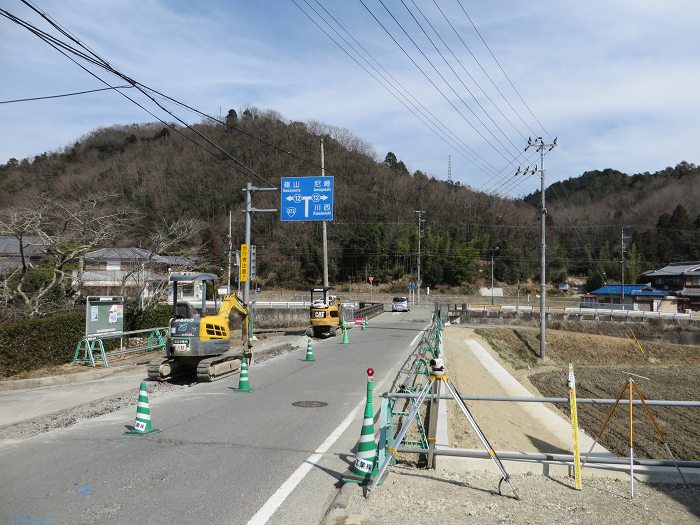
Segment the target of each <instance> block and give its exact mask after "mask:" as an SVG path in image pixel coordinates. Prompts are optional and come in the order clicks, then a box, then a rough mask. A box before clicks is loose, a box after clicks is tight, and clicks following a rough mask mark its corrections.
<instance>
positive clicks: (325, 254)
mask: <svg viewBox="0 0 700 525" xmlns="http://www.w3.org/2000/svg"><path fill="white" fill-rule="evenodd" d="M325 176H326V164H325V157H324V155H323V139H321V177H325ZM327 224H328V222H327V221H323V286H324V287H326V288H328V227H327Z"/></svg>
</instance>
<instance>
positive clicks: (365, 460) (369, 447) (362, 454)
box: [343, 368, 377, 484]
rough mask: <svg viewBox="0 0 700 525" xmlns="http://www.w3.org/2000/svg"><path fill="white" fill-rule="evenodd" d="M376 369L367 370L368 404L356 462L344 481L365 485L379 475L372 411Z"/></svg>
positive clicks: (358, 443) (366, 404) (344, 477)
mask: <svg viewBox="0 0 700 525" xmlns="http://www.w3.org/2000/svg"><path fill="white" fill-rule="evenodd" d="M373 377H374V369H372V368H368V369H367V402H366V403H365V415H364V418H363V420H362V430H361V431H360V440H359V441H358V442H357V455H356V456H355V462H354V463H353V466H352V467H351V468H350V470H349V471H348V472H346V474H345V475H344V476H343V481H345V482H350V483H359V484H365V483H367V482H369V481H370V480H371V479H372V477H373V476H374V475H376V473H377V453H376V450H377V444H376V442H375V441H374V410H373V409H372V380H373Z"/></svg>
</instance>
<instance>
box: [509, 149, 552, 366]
mask: <svg viewBox="0 0 700 525" xmlns="http://www.w3.org/2000/svg"><path fill="white" fill-rule="evenodd" d="M556 146H557V139H556V137H555V138H554V141H552V143H551V144H546V143H545V142H544V140H542V137H537V138H536V139H535V140H532V138H528V139H527V147H526V148H525V151H527V150H529V149H531V148H532V149H534V150H536V151H537V152H538V153H539V154H540V167H539V169H538V168H537V164H535V166H534V167H533V168H527V169H525V171H524V172H523V173H522V174H523V175H529V174H534V173H538V172H539V174H540V195H541V209H540V215H541V228H542V233H541V237H542V245H541V249H540V255H541V257H540V359H544V358H545V355H546V342H545V335H546V329H547V315H546V310H545V308H546V306H547V299H546V296H547V281H546V279H545V277H546V276H545V266H546V263H547V259H546V254H547V242H546V235H547V230H546V228H547V224H546V218H547V205H546V202H545V198H544V155H545V153H549V152H550V151H552V150H553V149H554V148H555V147H556ZM520 173H521V171H520V168H518V171H517V173H516V175H519V174H520Z"/></svg>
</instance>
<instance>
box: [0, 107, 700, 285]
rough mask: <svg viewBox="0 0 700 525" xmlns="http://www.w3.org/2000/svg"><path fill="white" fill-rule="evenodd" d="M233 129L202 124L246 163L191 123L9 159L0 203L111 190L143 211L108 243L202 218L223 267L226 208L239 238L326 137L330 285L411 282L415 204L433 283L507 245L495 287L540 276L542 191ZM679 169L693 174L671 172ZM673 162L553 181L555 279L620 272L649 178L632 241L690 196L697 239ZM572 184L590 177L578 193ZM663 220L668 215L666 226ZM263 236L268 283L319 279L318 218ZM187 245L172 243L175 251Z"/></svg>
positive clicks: (682, 255) (335, 134)
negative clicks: (250, 217)
mask: <svg viewBox="0 0 700 525" xmlns="http://www.w3.org/2000/svg"><path fill="white" fill-rule="evenodd" d="M226 123H227V126H224V125H222V124H220V123H216V122H204V123H201V124H199V125H197V126H195V129H196V131H198V132H200V133H202V134H204V135H206V136H207V137H209V138H210V139H211V141H212V143H215V144H216V145H217V146H220V147H221V149H223V150H224V151H225V152H227V153H229V154H230V155H232V156H233V157H235V159H236V160H235V161H233V160H231V158H229V157H228V156H227V155H225V154H223V153H222V152H221V151H220V150H219V149H217V148H216V147H215V146H214V145H212V144H211V143H207V142H205V141H203V140H202V139H201V137H199V136H197V135H195V134H194V133H193V132H192V131H190V130H186V129H185V130H182V129H180V128H178V129H179V130H180V131H182V134H180V133H176V132H175V131H173V130H170V129H168V128H167V127H165V126H163V125H161V124H142V125H131V126H115V127H110V128H104V129H98V130H96V131H94V132H92V133H90V134H89V135H87V136H85V137H82V138H80V140H78V141H76V142H75V143H74V144H71V145H69V146H67V147H66V148H64V150H63V151H60V152H53V153H46V154H43V155H39V156H37V157H35V158H34V159H31V160H22V161H17V160H15V159H11V160H10V161H9V162H8V163H7V164H5V165H0V210H1V211H2V212H3V213H5V214H7V212H9V211H11V210H12V209H13V208H15V207H23V206H25V207H26V206H31V204H32V202H33V199H35V198H37V197H38V196H40V195H42V194H43V195H50V196H51V197H52V198H54V199H58V200H69V201H76V200H82V201H84V202H91V201H93V200H94V197H95V196H96V195H101V196H103V197H104V196H105V195H108V196H109V197H110V200H109V203H108V204H102V205H101V206H111V207H114V209H117V208H119V209H126V210H130V211H131V213H132V214H133V215H134V216H138V217H139V220H138V221H135V222H133V223H132V226H130V227H127V226H124V227H122V228H121V229H120V230H119V235H118V237H117V238H115V239H113V240H110V242H111V243H112V244H115V245H118V246H138V245H140V246H143V247H148V245H149V239H152V238H153V236H152V235H151V234H153V233H154V232H156V231H158V230H159V229H162V228H163V227H164V225H167V224H170V223H172V222H173V221H175V220H177V219H180V218H183V217H185V218H192V219H195V220H197V221H198V223H199V224H200V226H201V229H200V233H199V234H198V237H197V238H194V239H191V240H190V244H194V245H198V246H201V253H202V254H203V256H205V257H206V259H207V262H208V265H209V266H210V269H212V270H215V271H219V269H220V268H221V267H223V266H225V262H224V261H225V258H224V255H223V254H224V249H223V247H224V246H226V235H227V231H228V212H229V209H232V210H233V220H234V230H233V244H234V246H235V245H238V244H239V243H241V242H242V241H243V214H242V213H241V210H242V209H243V207H244V203H243V201H244V193H243V191H242V189H243V188H244V186H245V184H246V183H247V182H251V183H252V184H253V185H255V186H258V187H266V186H269V187H272V186H277V187H279V182H280V177H282V176H308V175H320V173H321V166H320V141H321V139H323V140H324V148H325V167H326V174H327V175H333V176H334V177H335V220H334V221H333V223H332V224H330V225H329V228H328V232H329V255H330V274H331V275H330V277H331V281H333V282H336V283H337V282H341V281H343V282H348V281H364V280H365V279H366V277H367V276H368V275H373V276H374V277H375V280H376V282H384V283H386V282H390V281H396V282H397V283H398V284H397V286H398V285H400V283H404V284H405V282H407V281H408V280H413V279H415V271H416V267H415V265H416V254H417V249H418V224H417V214H416V213H415V211H416V210H424V211H425V212H426V213H425V214H424V215H423V217H424V219H426V222H425V223H424V225H423V228H424V231H423V238H422V239H421V252H422V269H421V271H422V277H423V281H424V284H428V285H433V286H434V285H439V284H443V283H445V284H451V285H467V286H472V287H473V286H475V285H476V284H478V283H479V282H482V281H483V279H484V276H485V275H487V273H490V257H491V254H492V253H493V252H492V250H494V249H495V247H496V246H498V247H499V251H498V252H496V253H495V262H496V264H495V273H496V279H497V280H499V281H505V282H510V283H514V282H515V281H516V280H517V279H518V278H520V279H527V278H530V277H534V276H536V275H537V274H538V265H539V255H538V252H539V244H540V241H539V211H538V209H537V206H536V205H532V204H531V202H537V203H538V202H539V199H538V198H537V196H536V195H533V196H529V197H528V198H527V199H526V200H525V201H522V200H512V199H502V198H498V197H494V196H489V195H485V194H483V193H478V192H474V191H472V190H471V189H469V188H467V187H460V186H459V185H450V184H448V183H447V182H445V181H440V180H436V179H435V178H433V177H429V176H427V175H425V174H423V173H421V172H420V171H416V172H414V173H409V171H408V170H407V168H406V166H405V165H404V163H403V162H401V160H400V158H397V157H400V155H398V156H397V155H394V153H391V152H389V153H386V154H385V153H382V154H380V155H377V154H376V153H375V152H373V151H372V150H371V148H370V147H369V146H368V145H367V144H365V143H364V142H363V141H362V140H360V139H358V138H356V137H354V136H352V135H351V134H350V133H349V132H348V131H347V130H342V129H338V128H333V127H331V126H327V125H324V124H320V123H315V122H314V123H301V122H288V121H285V120H284V119H283V118H282V117H281V116H280V115H279V114H277V113H275V112H272V111H266V112H262V111H259V110H257V109H255V108H248V109H246V111H244V112H243V113H242V114H241V115H240V116H239V115H238V114H236V112H235V111H233V110H231V111H230V112H229V114H228V117H227V118H226ZM679 170H680V171H684V170H686V171H688V172H692V174H691V175H687V176H686V175H683V176H677V177H675V178H674V176H673V173H675V172H676V171H679ZM670 171H671V173H668V174H667V173H665V172H663V173H661V174H654V175H647V174H645V175H643V176H634V177H639V180H640V181H643V182H636V183H635V184H628V183H627V182H626V177H627V176H626V175H624V174H619V173H618V172H612V171H611V170H606V171H604V172H600V173H599V172H591V173H586V174H584V175H583V176H582V177H580V178H578V179H571V180H569V181H566V182H563V183H556V184H554V185H552V187H551V188H550V189H548V190H547V198H548V200H549V211H550V212H551V215H550V217H549V219H550V220H549V227H550V230H549V234H548V242H547V244H548V246H549V254H550V257H548V259H549V263H548V264H549V268H548V270H549V276H550V277H551V279H552V280H553V281H555V282H556V281H557V280H560V279H562V278H565V277H566V275H567V274H568V273H572V272H575V273H591V272H592V273H593V274H594V275H599V274H601V272H602V270H601V268H600V266H601V265H603V266H605V265H608V264H609V265H612V264H613V263H614V261H615V260H616V259H617V258H619V257H617V256H616V255H615V253H614V251H615V246H614V242H615V239H618V238H619V226H620V224H623V222H622V221H625V220H628V219H629V218H630V217H633V215H630V211H631V210H637V209H638V207H639V206H640V203H641V202H642V201H641V200H640V195H646V193H645V192H644V191H642V190H641V188H642V186H644V187H645V188H647V189H648V191H647V192H648V193H652V194H653V195H652V196H651V197H650V200H647V199H646V197H645V199H644V201H643V202H644V203H646V202H654V208H653V213H651V212H649V210H647V212H646V214H645V215H644V217H641V218H640V222H639V223H638V224H639V226H638V227H637V230H636V231H630V232H629V233H630V234H636V235H641V234H642V233H643V232H644V231H646V229H650V230H653V232H654V234H656V233H657V230H656V226H657V224H656V223H657V222H658V221H657V220H656V218H658V216H659V215H661V214H663V213H666V214H667V218H668V219H669V220H670V219H671V218H672V217H674V216H675V217H676V219H678V216H679V213H680V212H674V210H676V208H677V206H678V204H679V203H684V202H685V203H686V204H685V208H684V210H685V212H686V216H687V218H688V220H687V221H686V222H688V225H687V226H688V227H687V228H686V229H685V230H684V231H686V233H687V232H689V231H690V232H691V233H692V230H693V229H696V230H695V237H694V238H700V235H698V232H700V229H699V228H700V225H699V224H698V220H697V219H696V216H697V214H698V213H699V212H700V210H699V209H698V206H699V205H700V204H699V203H700V198H699V197H698V180H699V177H698V176H697V171H698V170H697V168H695V167H694V166H693V165H689V164H681V165H679V166H678V167H676V168H675V169H672V170H670ZM616 173H617V174H616ZM606 174H608V175H606ZM606 177H609V178H610V180H613V179H615V180H618V182H616V183H615V186H614V188H615V190H616V191H615V192H614V193H613V192H611V191H610V190H611V189H612V188H613V186H612V185H611V184H610V183H609V182H604V183H603V185H602V187H600V189H595V190H594V189H592V187H593V186H594V185H598V184H600V181H601V180H604V179H605V178H606ZM634 177H633V178H634ZM647 179H648V180H649V181H650V182H646V181H647ZM574 184H579V186H578V187H576V189H575V190H574V188H575V186H573V185H574ZM617 188H619V191H617ZM550 192H553V196H552V197H550ZM558 193H559V194H561V193H564V194H566V197H565V199H566V200H564V201H561V200H559V201H557V194H558ZM679 193H680V195H679ZM596 194H598V197H599V199H598V200H596V199H595V195H596ZM586 195H589V197H586ZM693 195H695V197H694V200H693V198H692V196H693ZM561 197H563V195H561ZM279 204H280V203H279V194H277V193H272V192H266V193H263V192H261V193H257V194H256V195H255V196H254V206H255V207H256V208H262V209H264V208H278V207H279ZM592 206H599V207H600V209H598V212H597V213H591V212H590V210H591V209H592V208H591V207H592ZM601 210H603V211H604V212H601ZM676 211H677V210H676ZM674 214H675V215H674ZM681 215H682V213H681ZM574 216H576V217H578V223H577V226H578V228H579V229H578V230H576V233H577V235H572V233H571V230H567V228H569V227H570V225H569V222H567V220H566V218H567V217H569V218H570V217H574ZM650 217H652V219H653V220H651V219H650ZM642 218H643V219H644V220H643V222H642V220H641V219H642ZM603 225H605V227H604V228H601V226H603ZM666 226H668V221H667V222H666V223H665V226H663V225H662V227H666ZM583 228H588V229H589V230H590V231H588V230H584V229H583ZM689 238H690V239H691V241H689V242H688V243H686V244H687V246H686V245H683V244H680V245H678V246H682V250H683V251H679V252H678V253H672V254H671V255H669V253H667V252H663V253H660V252H658V250H657V252H654V253H652V252H649V254H648V255H647V252H643V253H642V252H641V251H640V248H639V247H637V248H636V250H637V251H636V252H635V253H634V254H632V255H634V256H635V257H636V259H635V264H636V265H637V266H636V270H635V269H634V268H630V269H628V271H632V273H634V271H643V270H646V269H648V268H649V267H653V266H654V265H656V264H658V263H660V262H661V261H663V262H664V263H665V262H667V260H669V259H672V258H676V259H688V258H698V259H700V253H697V247H696V246H695V245H694V244H693V242H692V239H693V237H692V235H690V236H689ZM253 242H254V244H256V245H257V246H258V274H259V276H260V280H261V281H262V282H263V283H265V284H267V285H286V286H290V287H291V286H295V287H304V286H306V285H308V284H314V283H319V282H320V280H321V276H322V271H321V235H320V227H319V224H315V223H280V221H279V217H278V214H272V213H259V214H256V215H255V218H254V223H253ZM642 242H646V241H643V240H642V239H641V237H640V238H639V239H638V243H639V244H641V243H642ZM181 247H182V246H179V247H178V246H171V247H170V248H169V249H170V250H171V251H172V252H175V251H177V249H178V248H181ZM673 249H674V250H675V249H676V246H675V245H674V248H673ZM694 250H695V251H694ZM618 266H619V265H618ZM614 274H615V271H614V268H612V267H611V268H608V273H607V275H608V276H609V277H613V276H614Z"/></svg>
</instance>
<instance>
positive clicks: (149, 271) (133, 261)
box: [73, 247, 192, 299]
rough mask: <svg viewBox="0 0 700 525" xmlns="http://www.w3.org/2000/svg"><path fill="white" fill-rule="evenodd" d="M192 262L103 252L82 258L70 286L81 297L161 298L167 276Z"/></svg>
mask: <svg viewBox="0 0 700 525" xmlns="http://www.w3.org/2000/svg"><path fill="white" fill-rule="evenodd" d="M191 266H192V262H191V261H190V260H189V259H187V258H185V257H180V256H166V255H158V254H156V253H153V252H151V251H149V250H145V249H143V248H133V247H132V248H102V249H100V250H95V251H92V252H88V253H86V254H85V257H84V260H83V266H82V269H81V270H75V271H73V286H74V287H75V288H78V289H80V290H81V292H82V294H83V295H115V294H116V295H120V294H125V295H127V296H136V297H138V296H141V297H142V298H144V299H148V298H150V297H152V296H154V295H162V294H163V293H164V292H165V289H166V287H165V286H164V283H166V282H167V279H168V273H169V272H170V271H173V270H178V271H179V270H184V269H188V268H190V267H191Z"/></svg>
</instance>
